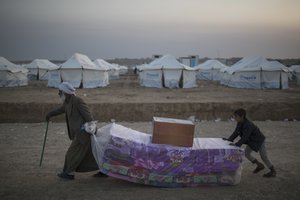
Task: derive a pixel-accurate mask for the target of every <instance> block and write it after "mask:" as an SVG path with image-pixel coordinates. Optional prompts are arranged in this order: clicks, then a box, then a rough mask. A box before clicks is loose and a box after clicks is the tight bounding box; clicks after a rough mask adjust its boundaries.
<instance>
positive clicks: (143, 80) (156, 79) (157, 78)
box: [137, 64, 163, 88]
mask: <svg viewBox="0 0 300 200" xmlns="http://www.w3.org/2000/svg"><path fill="white" fill-rule="evenodd" d="M137 68H138V71H139V81H140V85H141V86H144V87H154V88H162V87H163V80H162V74H163V73H162V67H161V66H151V65H148V64H147V65H141V66H138V67H137Z"/></svg>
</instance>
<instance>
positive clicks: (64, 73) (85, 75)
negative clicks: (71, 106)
mask: <svg viewBox="0 0 300 200" xmlns="http://www.w3.org/2000/svg"><path fill="white" fill-rule="evenodd" d="M0 61H1V66H2V68H3V69H4V67H5V66H8V67H6V68H7V69H8V70H6V71H7V75H4V73H1V75H2V77H1V87H4V86H7V87H9V86H23V85H27V82H28V80H27V78H28V79H29V80H48V86H49V87H58V85H59V84H60V83H61V82H62V81H67V82H70V83H71V84H72V85H73V86H74V87H76V88H79V87H83V88H96V87H105V86H107V85H108V84H109V80H111V79H118V78H119V75H120V74H125V73H127V71H128V68H127V67H125V66H119V65H117V64H111V63H108V62H106V61H105V60H103V59H96V60H95V61H94V62H92V61H91V60H90V59H89V58H88V57H87V56H86V55H83V54H78V53H75V54H74V55H73V56H72V57H71V58H69V59H68V60H67V61H66V62H64V63H62V64H61V65H59V66H58V65H56V64H54V63H52V62H50V61H49V60H46V59H35V60H33V61H32V62H31V63H30V64H27V65H24V66H20V65H15V64H13V63H11V62H9V61H8V60H6V59H5V58H3V57H1V60H0ZM2 68H1V69H2ZM16 69H18V70H19V71H18V72H19V73H16V72H17V71H16ZM3 72H4V70H3ZM25 73H26V74H25ZM4 76H6V78H5V77H4ZM26 76H27V77H26Z"/></svg>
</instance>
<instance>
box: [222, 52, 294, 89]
mask: <svg viewBox="0 0 300 200" xmlns="http://www.w3.org/2000/svg"><path fill="white" fill-rule="evenodd" d="M226 72H227V73H228V74H229V81H228V84H227V85H228V86H230V87H236V88H251V89H262V88H282V89H286V88H288V73H289V70H288V68H287V67H285V66H284V65H282V64H281V63H279V62H277V61H268V60H266V59H265V58H263V57H261V56H256V57H246V58H243V59H242V60H240V61H239V62H237V63H236V64H234V65H233V66H232V67H230V68H227V71H226Z"/></svg>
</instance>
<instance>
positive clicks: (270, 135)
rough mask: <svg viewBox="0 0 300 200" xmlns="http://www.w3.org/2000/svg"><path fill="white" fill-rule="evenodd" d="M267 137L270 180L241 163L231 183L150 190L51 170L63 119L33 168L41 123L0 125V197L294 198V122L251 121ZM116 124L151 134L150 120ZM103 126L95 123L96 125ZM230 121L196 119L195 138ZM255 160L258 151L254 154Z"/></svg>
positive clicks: (61, 141) (220, 133) (298, 154)
mask: <svg viewBox="0 0 300 200" xmlns="http://www.w3.org/2000/svg"><path fill="white" fill-rule="evenodd" d="M255 123H256V124H257V125H258V126H259V127H260V129H261V130H262V132H263V133H264V134H265V135H266V137H267V143H266V145H267V150H268V154H269V157H270V159H271V161H272V162H273V164H274V165H275V167H276V169H277V173H278V174H277V177H276V178H270V179H267V178H263V177H262V174H263V173H265V172H267V170H264V172H261V173H259V174H256V175H254V174H253V173H252V170H253V169H254V166H253V165H252V164H251V163H250V162H249V161H247V160H245V162H244V163H243V167H244V169H243V172H242V180H241V183H240V184H239V185H236V186H226V187H225V186H213V187H205V186H203V187H199V188H156V187H152V186H145V185H139V184H134V183H130V182H126V181H122V180H118V179H115V178H111V177H109V178H94V177H92V174H93V173H94V172H92V173H76V175H75V177H76V178H75V180H73V181H63V180H60V179H59V178H58V177H57V176H56V174H57V173H58V172H60V170H61V169H62V166H63V161H64V155H65V152H66V150H67V148H68V146H69V144H70V141H69V140H68V137H67V134H66V125H65V124H64V123H50V124H49V131H48V138H47V144H46V149H45V154H44V160H43V165H42V167H41V168H40V167H39V160H40V156H41V151H42V144H43V139H44V133H45V128H46V127H45V126H46V125H45V123H1V124H0V158H1V159H0V180H1V181H0V199H5V200H6V199H80V200H82V199H109V200H110V199H111V200H115V199H128V200H129V199H130V200H131V199H132V200H133V199H139V200H140V199H157V200H159V199H162V200H165V199H171V200H175V199H176V200H177V199H208V200H209V199H211V200H215V199H236V200H241V199H249V200H250V199H270V200H271V199H272V200H273V199H280V200H282V199H289V200H290V199H299V195H300V168H299V166H300V146H299V143H300V122H299V121H298V122H290V121H287V122H283V121H264V122H260V121H256V122H255ZM120 124H122V125H124V126H126V127H130V128H133V129H135V130H139V131H143V132H147V133H151V130H152V123H151V122H140V123H129V122H121V123H120ZM103 125H105V123H99V124H98V127H101V126H103ZM234 127H235V123H234V122H224V121H220V122H215V121H202V122H199V123H197V125H196V131H195V136H196V137H224V136H225V137H226V136H228V135H230V134H231V132H232V131H233V129H234ZM254 155H255V156H256V157H257V158H259V155H258V154H254Z"/></svg>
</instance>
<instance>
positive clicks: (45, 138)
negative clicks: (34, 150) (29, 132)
mask: <svg viewBox="0 0 300 200" xmlns="http://www.w3.org/2000/svg"><path fill="white" fill-rule="evenodd" d="M48 125H49V121H47V126H46V133H45V137H44V144H43V150H42V155H41V160H40V167H41V166H42V161H43V156H44V150H45V145H46V140H47V133H48Z"/></svg>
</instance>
